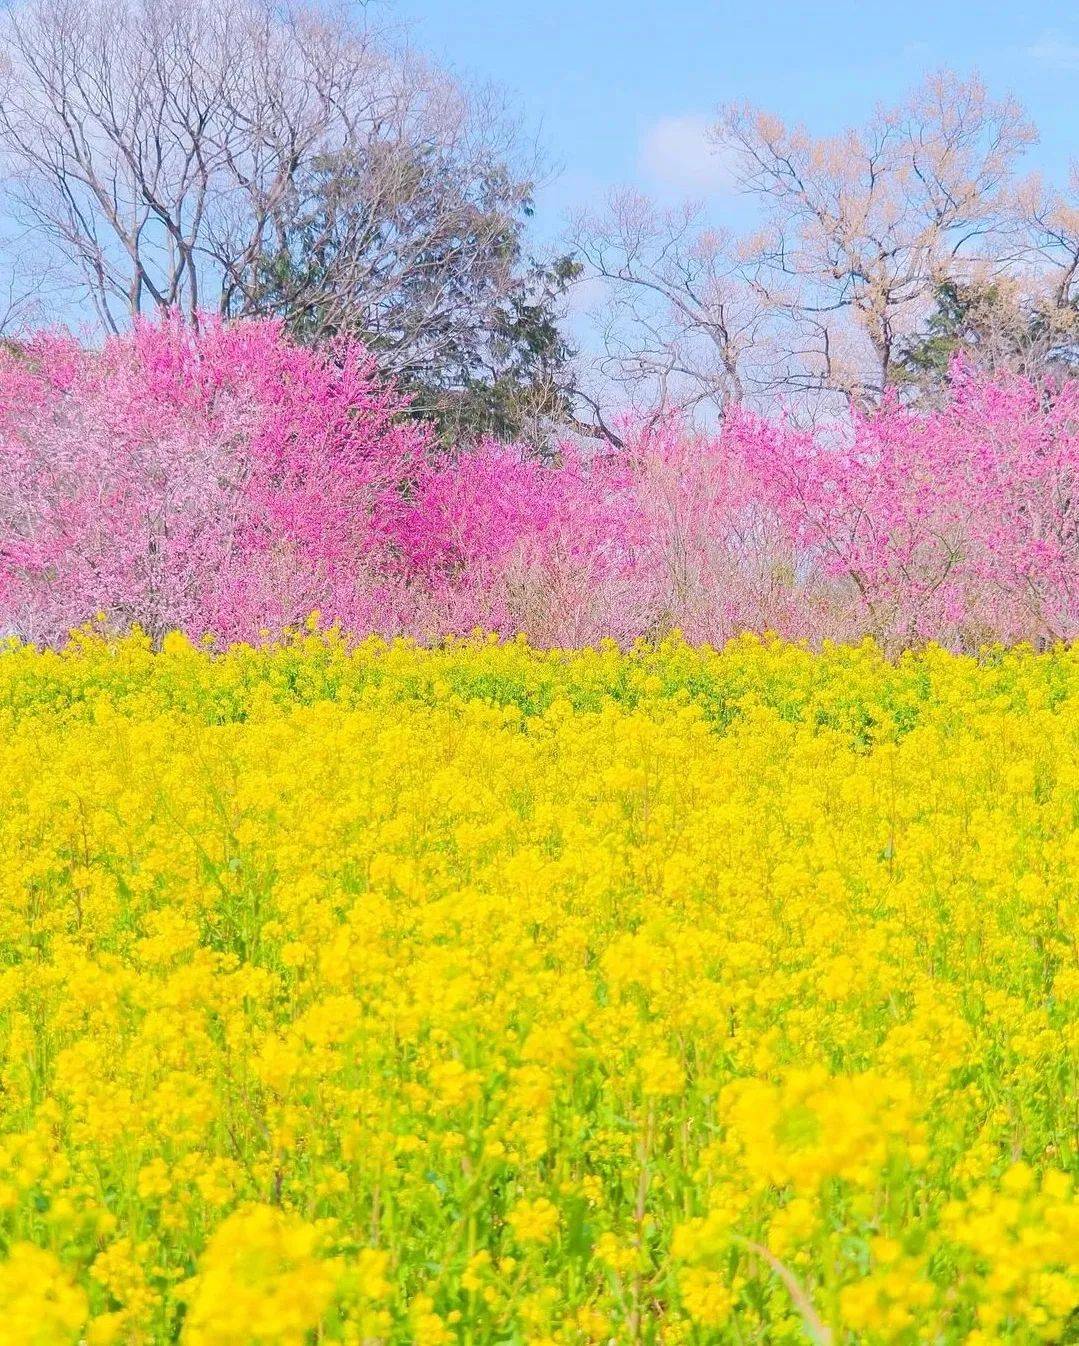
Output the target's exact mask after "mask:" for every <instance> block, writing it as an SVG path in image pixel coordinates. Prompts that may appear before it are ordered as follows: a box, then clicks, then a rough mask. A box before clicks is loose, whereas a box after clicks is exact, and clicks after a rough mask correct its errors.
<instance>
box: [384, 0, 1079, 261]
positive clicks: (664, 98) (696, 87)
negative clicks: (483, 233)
mask: <svg viewBox="0 0 1079 1346" xmlns="http://www.w3.org/2000/svg"><path fill="white" fill-rule="evenodd" d="M382 13H383V16H384V17H393V18H396V19H400V20H403V21H404V23H405V24H406V25H407V26H408V28H409V29H410V31H411V37H412V40H413V42H414V43H415V45H416V46H418V47H420V48H422V49H425V50H427V51H429V52H430V53H431V54H432V55H434V56H436V57H437V58H438V59H439V60H441V61H442V62H445V63H448V64H449V65H450V66H451V67H452V68H454V69H456V70H457V71H458V72H460V73H461V74H463V75H468V76H471V77H474V78H478V79H480V80H494V81H496V82H497V83H499V84H500V85H502V86H503V87H504V88H506V89H507V90H508V91H509V92H510V93H511V94H512V95H513V96H514V97H515V99H516V101H517V102H518V103H519V105H520V106H521V107H522V109H523V110H524V112H525V114H526V116H527V117H528V118H529V120H530V122H531V124H533V125H538V126H539V128H540V132H541V138H542V141H543V143H544V145H545V147H546V149H547V151H548V152H549V154H550V155H551V156H552V157H553V158H554V159H555V160H556V161H557V162H558V163H559V164H560V165H561V172H560V174H559V176H558V178H557V179H556V180H555V181H554V182H552V183H551V184H549V185H548V186H547V187H546V188H545V189H544V191H543V194H542V196H541V198H540V201H539V206H540V215H539V218H538V220H537V232H538V234H539V235H540V236H541V237H555V236H557V234H558V232H559V230H560V228H561V226H562V224H563V222H564V217H565V215H566V213H567V212H568V211H571V210H573V209H574V208H576V207H579V206H582V205H587V204H588V203H589V202H590V201H595V200H596V199H597V198H598V197H599V196H601V195H602V193H603V192H604V191H605V190H606V189H607V188H608V187H610V186H612V185H615V184H624V183H635V184H637V185H639V186H641V187H644V188H646V189H649V190H652V191H657V192H659V193H661V194H664V195H675V194H688V195H694V196H708V197H709V198H710V199H711V201H712V205H713V208H714V210H715V214H716V217H717V218H718V219H720V220H722V219H723V217H724V216H725V215H729V216H730V222H731V223H732V224H736V223H737V222H738V219H739V217H740V213H741V207H740V204H739V202H738V201H737V200H736V199H735V198H734V196H733V194H732V192H731V189H730V186H729V184H725V182H724V179H723V174H722V171H718V172H717V171H716V169H714V168H711V169H710V168H709V166H708V162H707V160H705V159H704V158H703V156H702V154H701V153H700V142H701V132H702V130H703V128H704V127H705V126H706V125H707V120H708V118H709V115H710V114H711V112H712V110H713V109H714V108H715V107H716V106H717V104H719V103H720V102H723V101H726V100H731V99H735V100H742V99H748V100H749V101H750V102H752V103H756V104H759V105H761V106H763V107H765V108H767V109H768V110H770V111H774V112H776V113H778V114H779V115H781V116H783V117H784V118H786V119H793V120H798V121H803V122H805V123H806V124H807V125H808V126H809V127H810V129H811V130H813V131H816V132H819V133H827V132H829V131H832V130H836V129H838V128H840V127H842V126H845V125H850V124H852V123H858V122H859V121H861V120H862V119H863V118H864V117H865V116H866V115H867V113H868V112H869V111H870V110H871V109H872V107H873V105H874V104H875V103H876V102H877V101H878V100H883V101H885V102H888V101H891V100H892V99H893V98H895V97H897V96H899V95H901V94H902V93H903V92H904V91H905V90H907V89H908V88H910V87H911V86H912V85H913V84H915V83H916V82H917V81H918V80H919V78H920V77H921V76H922V75H924V74H925V73H926V72H927V71H930V70H934V69H937V68H939V67H941V66H950V67H952V68H954V69H956V70H959V71H961V72H969V71H971V70H977V71H978V72H979V73H980V74H981V75H982V77H983V78H984V80H985V81H986V83H987V85H988V86H989V88H990V90H991V91H992V92H993V93H996V94H1004V93H1013V94H1015V95H1016V96H1017V97H1019V98H1020V99H1021V100H1022V102H1023V103H1024V104H1025V105H1026V107H1027V110H1028V112H1029V113H1030V114H1031V116H1032V118H1033V119H1034V121H1035V123H1036V124H1037V125H1038V127H1039V129H1040V131H1041V134H1042V142H1041V144H1040V145H1039V146H1038V147H1037V148H1036V149H1035V150H1033V151H1032V152H1031V153H1030V154H1029V155H1028V157H1027V160H1026V163H1027V165H1028V167H1029V168H1031V169H1034V168H1039V169H1042V170H1043V171H1044V172H1045V173H1046V174H1047V176H1050V177H1053V178H1062V177H1063V176H1064V174H1065V173H1066V171H1067V166H1068V163H1069V160H1070V159H1072V158H1075V157H1077V156H1079V134H1077V132H1079V10H1077V7H1076V5H1075V4H1074V3H1065V2H1064V0H1034V2H1033V3H1026V4H1024V3H1021V0H999V2H998V3H993V0H981V2H980V3H979V2H977V0H975V2H974V3H965V2H963V0H936V3H931V2H930V0H902V2H901V3H891V4H888V5H882V4H879V3H874V0H841V2H838V3H837V2H836V0H832V2H831V3H826V4H816V5H813V4H798V3H794V2H793V0H778V2H777V0H770V3H757V4H754V3H744V2H743V3H734V4H728V3H720V2H719V0H711V2H708V0H665V2H664V3H657V4H639V3H632V0H617V2H616V0H538V3H536V4H534V5H533V4H521V3H518V2H517V0H384V5H383V9H382ZM720 168H721V166H720Z"/></svg>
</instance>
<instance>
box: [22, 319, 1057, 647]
mask: <svg viewBox="0 0 1079 1346" xmlns="http://www.w3.org/2000/svg"><path fill="white" fill-rule="evenodd" d="M406 410H407V408H406V406H405V404H404V401H403V399H402V398H401V397H400V396H399V395H398V394H397V393H396V392H395V391H394V390H393V389H392V388H387V387H385V386H383V385H381V384H380V382H379V380H378V378H377V375H376V372H375V368H374V364H373V362H372V361H371V360H370V359H369V357H368V356H367V354H366V353H365V352H364V350H363V349H362V348H361V347H359V346H357V345H355V344H350V343H347V342H343V343H340V344H336V345H334V346H332V347H328V348H324V349H319V350H311V349H308V348H305V347H302V346H298V345H296V344H295V343H293V342H291V341H290V340H289V339H288V338H287V337H286V335H285V334H284V333H283V332H282V330H281V328H280V327H279V326H277V325H276V324H274V323H238V324H233V325H231V326H221V325H217V324H214V323H206V324H203V325H202V326H201V327H200V328H199V330H198V331H197V332H196V331H193V330H192V329H190V328H188V327H185V326H184V325H183V324H182V323H180V322H179V321H169V322H164V323H160V324H144V325H141V326H139V327H138V328H137V329H136V330H135V331H134V332H132V333H131V334H130V335H127V336H124V337H120V338H115V339H113V340H111V341H109V342H107V343H106V344H105V346H104V347H103V348H102V349H100V350H87V349H85V348H84V347H82V346H80V345H79V344H78V343H76V342H75V341H73V340H71V339H69V338H66V337H60V336H55V335H49V336H41V337H38V338H36V339H34V340H31V341H29V342H26V343H23V344H21V345H19V346H17V347H10V348H9V349H7V350H5V351H4V352H3V353H0V631H4V632H7V633H9V634H15V635H18V636H20V637H21V638H23V639H25V640H31V641H35V642H39V643H46V644H47V643H53V644H55V643H59V642H62V641H63V640H64V639H65V638H66V637H67V634H68V632H69V631H70V630H71V629H72V628H73V627H76V626H79V625H82V624H84V623H86V622H87V621H97V622H99V623H105V624H107V625H108V626H109V627H110V628H112V629H125V628H127V627H130V626H133V625H136V624H137V625H139V626H141V627H142V628H143V629H144V630H146V631H147V632H149V633H150V634H151V635H152V636H154V637H155V638H156V637H159V636H160V635H162V634H163V633H164V632H166V631H167V630H170V629H180V630H183V631H185V632H187V633H188V634H189V635H191V636H192V637H194V638H199V637H202V636H206V635H210V636H213V637H214V638H216V639H217V640H219V641H228V640H260V639H265V638H267V637H268V636H275V635H277V634H278V633H280V632H281V631H282V630H284V629H286V628H289V627H292V626H296V625H299V624H301V623H302V622H303V621H304V620H305V618H306V617H307V616H308V614H309V613H311V612H312V611H313V610H317V611H319V612H320V613H321V616H322V620H323V621H325V622H331V621H332V622H337V623H339V624H340V625H341V626H342V627H343V628H344V629H345V630H346V631H348V632H349V633H351V634H352V635H355V636H357V637H359V636H363V635H365V634H368V633H370V632H378V633H380V634H386V635H389V634H396V633H401V634H408V635H412V636H415V637H417V638H419V639H436V638H437V637H438V636H440V635H443V634H448V633H451V632H452V633H460V632H467V631H469V630H472V629H474V628H476V627H482V628H485V629H488V630H496V631H499V632H502V633H505V634H514V633H517V632H524V633H526V634H527V635H528V636H529V637H530V638H531V639H532V640H534V641H536V642H537V643H542V644H560V645H561V644H582V643H589V642H593V641H596V640H598V639H601V638H603V637H612V638H614V639H616V640H618V641H621V642H628V641H631V640H633V639H635V638H637V637H640V636H645V637H648V636H656V635H660V634H663V633H664V632H667V631H669V630H672V629H675V628H677V629H679V630H681V631H682V632H683V634H684V635H685V636H686V637H687V638H688V639H691V640H695V641H704V640H707V641H712V642H720V641H723V640H725V639H726V638H728V637H729V636H731V635H732V634H734V633H736V632H738V631H740V630H745V629H751V630H758V631H764V630H772V631H775V632H778V633H779V634H781V635H784V636H787V637H789V638H794V639H803V640H808V641H811V642H819V641H820V640H823V639H829V638H831V639H856V638H859V637H860V636H863V635H866V634H870V635H873V636H875V637H877V638H878V639H879V640H881V641H882V642H883V643H885V644H886V645H887V646H889V647H891V648H899V647H902V646H904V645H907V644H915V643H919V642H923V641H926V640H937V641H940V642H942V643H944V644H947V645H950V646H953V647H956V648H976V647H977V646H979V645H981V644H984V643H985V642H988V641H998V640H999V641H1007V642H1012V641H1017V640H1033V641H1037V642H1045V641H1052V640H1059V639H1072V638H1075V637H1076V636H1077V635H1079V527H1077V525H1079V496H1077V486H1079V482H1077V468H1079V383H1077V382H1072V383H1070V384H1065V385H1064V386H1063V387H1061V388H1059V389H1056V390H1047V389H1045V388H1044V387H1036V386H1034V385H1032V384H1029V383H1025V382H1023V381H1021V380H1008V381H1003V382H1002V381H996V382H994V381H992V380H989V379H987V378H985V377H983V376H980V375H978V374H977V373H975V372H974V371H972V370H969V369H965V368H963V367H961V366H957V367H956V368H955V369H953V371H952V379H951V391H950V397H949V401H948V403H947V405H946V406H944V407H942V408H941V409H939V410H934V411H930V412H925V411H916V410H911V409H909V408H905V407H903V406H902V405H900V404H899V402H898V401H892V402H890V403H888V404H887V405H886V406H885V407H884V408H883V409H882V410H881V411H880V412H878V413H876V414H874V415H872V416H855V417H853V418H851V420H850V421H849V422H847V423H845V424H843V425H841V426H831V427H828V428H827V429H826V430H825V431H821V432H817V433H809V432H806V431H803V430H799V429H797V428H796V427H794V426H792V425H790V424H788V423H786V422H784V421H782V420H767V419H764V418H761V417H759V416H754V415H751V414H750V413H748V412H745V411H740V410H734V411H731V412H729V413H728V415H727V416H726V418H725V420H724V422H723V425H722V427H721V428H720V429H719V430H717V431H716V432H715V433H712V434H708V435H703V434H699V433H694V432H691V431H690V430H688V429H687V428H685V427H684V426H681V425H679V424H677V423H675V422H671V423H669V424H666V425H661V426H658V427H656V426H652V427H649V428H648V429H638V430H636V431H634V430H632V429H628V430H627V433H626V435H625V446H624V447H623V448H620V449H618V450H616V451H607V450H604V451H597V450H596V449H595V448H592V449H590V450H588V451H583V450H580V449H579V448H575V447H573V446H570V445H565V446H562V447H561V448H560V450H559V452H558V453H557V455H556V456H555V457H554V458H553V460H551V461H549V462H546V461H541V460H540V459H538V458H537V457H536V456H535V455H534V454H530V453H528V452H526V451H524V450H522V449H520V448H518V447H514V446H506V445H501V444H494V443H488V444H483V445H481V446H479V447H478V448H474V449H472V450H469V451H467V452H465V451H462V452H459V453H446V452H445V451H444V450H443V449H442V448H441V447H440V446H438V445H437V443H436V441H435V440H434V438H433V437H432V435H431V433H430V432H429V431H428V430H427V429H426V428H425V427H423V426H422V425H420V424H419V423H417V422H416V421H415V420H412V419H409V418H408V417H407V415H406Z"/></svg>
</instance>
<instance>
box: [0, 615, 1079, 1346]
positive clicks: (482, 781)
mask: <svg viewBox="0 0 1079 1346" xmlns="http://www.w3.org/2000/svg"><path fill="white" fill-rule="evenodd" d="M313 626H314V624H313ZM1077 799H1079V651H1072V650H1069V649H1065V648H1060V649H1055V650H1050V651H1047V652H1045V653H1041V654H1035V653H1033V652H1032V651H1030V650H1025V649H1016V650H1013V651H1010V652H1002V651H992V650H991V651H987V652H986V653H985V654H984V655H983V656H982V657H981V658H980V659H974V658H968V657H959V656H955V655H951V654H946V653H944V652H943V651H941V650H939V649H934V648H928V649H926V650H924V651H922V652H919V653H917V654H908V655H905V656H903V657H902V658H900V659H899V660H898V661H897V662H889V661H888V660H886V659H885V658H884V657H883V656H882V655H881V653H880V652H879V651H878V650H877V649H876V648H875V647H874V646H872V645H870V644H866V645H862V646H857V647H832V648H827V649H825V650H824V651H823V652H822V653H820V654H811V653H809V652H807V651H806V650H804V649H801V648H799V647H796V646H792V645H787V644H783V643H781V642H777V641H768V640H763V641H762V640H757V639H753V638H749V637H746V638H742V639H739V640H737V641H735V642H733V643H731V644H729V645H728V646H726V647H725V648H724V649H722V650H711V649H708V648H696V649H693V648H690V647H688V646H686V645H684V644H682V643H681V642H679V641H678V640H677V639H672V640H668V641H665V642H663V643H662V644H660V645H658V646H651V645H643V644H642V645H640V646H638V647H635V648H634V649H632V650H630V651H628V652H620V651H619V650H617V649H616V648H615V647H613V646H602V647H599V648H595V649H582V650H577V651H564V650H552V651H548V652H544V653H539V652H536V651H534V650H531V649H529V648H528V646H527V645H526V644H524V643H523V642H511V643H499V642H497V641H491V640H487V639H485V638H480V637H478V638H475V639H470V640H463V641H451V642H448V643H446V644H445V645H444V646H442V647H440V648H438V649H433V650H425V649H420V648H417V647H416V646H413V645H410V644H408V643H406V642H396V643H391V644H384V643H382V642H379V641H369V642H366V643H364V644H361V645H359V646H356V647H349V646H348V645H346V643H345V642H343V641H342V640H340V639H338V638H337V636H336V635H335V634H334V633H333V632H332V631H331V632H321V633H320V632H319V631H318V630H317V629H312V630H311V631H309V632H308V633H306V634H304V635H303V636H302V637H300V638H297V639H296V640H295V641H294V642H292V643H290V644H285V645H281V646H279V647H276V648H269V649H264V650H256V649H253V648H249V647H244V646H235V647H233V648H231V649H229V650H227V651H225V652H223V653H221V654H219V655H212V654H210V653H208V652H207V651H206V650H204V649H200V648H196V647H194V646H192V645H190V644H189V643H188V642H187V641H186V640H184V639H183V638H180V637H170V638H169V639H168V640H166V641H165V642H164V645H163V648H162V649H161V650H160V652H158V653H154V652H153V651H152V649H151V647H150V644H149V642H148V641H146V640H144V639H142V638H140V637H138V636H133V637H130V638H128V639H125V640H123V641H120V642H118V643H110V642H108V641H105V640H99V639H97V638H96V637H93V636H90V635H84V636H81V637H79V638H77V639H76V640H75V641H74V642H73V643H72V645H71V646H69V647H68V649H67V650H66V651H64V652H52V653H38V652H35V651H33V650H31V649H28V648H24V647H19V646H14V645H13V646H11V647H9V648H7V649H6V650H4V651H3V652H2V653H0V834H2V835H0V1042H2V1053H0V1236H2V1237H0V1343H5V1344H6V1343H12V1346H14V1343H19V1346H23V1344H24V1343H37V1342H40V1343H46V1342H48V1343H50V1346H52V1344H53V1343H56V1344H57V1346H65V1344H69V1346H76V1343H84V1342H85V1343H88V1344H90V1346H104V1344H105V1343H118V1344H122V1346H134V1344H135V1343H146V1344H147V1346H157V1344H158V1343H165V1342H179V1343H181V1346H209V1344H210V1343H215V1344H217V1343H236V1344H237V1346H240V1343H259V1344H260V1346H271V1343H272V1344H273V1346H301V1344H306V1343H308V1342H313V1341H316V1340H317V1341H320V1342H324V1343H330V1342H347V1343H355V1344H356V1346H359V1343H364V1342H366V1343H374V1342H382V1343H387V1344H390V1343H392V1344H393V1346H405V1343H411V1342H424V1343H429V1344H430V1346H440V1344H441V1343H452V1342H468V1343H472V1344H473V1346H480V1343H488V1342H491V1343H493V1342H518V1343H531V1344H532V1346H540V1344H541V1343H544V1344H545V1346H555V1344H557V1346H585V1343H590V1342H595V1343H601V1342H611V1341H615V1342H635V1341H640V1342H649V1343H656V1344H657V1346H658V1344H660V1343H662V1344H663V1346H674V1344H675V1343H683V1342H684V1343H705V1342H709V1343H710V1342H724V1343H726V1342H730V1343H732V1344H733V1343H745V1342H759V1343H765V1342H768V1343H770V1342H792V1343H793V1342H799V1341H801V1342H811V1341H823V1340H831V1341H832V1342H833V1343H835V1344H836V1346H839V1343H863V1342H864V1343H885V1342H889V1343H898V1344H899V1346H903V1344H904V1343H912V1344H913V1343H915V1342H933V1343H939V1344H940V1346H952V1344H953V1343H955V1344H956V1346H958V1344H959V1343H963V1344H964V1346H987V1343H991V1342H1005V1341H1006V1342H1015V1343H1061V1344H1062V1343H1065V1342H1067V1341H1070V1340H1073V1339H1074V1337H1075V1333H1076V1330H1077V1323H1079V1202H1077V1198H1076V1189H1075V1177H1076V1168H1077V1154H1076V1144H1077V1137H1076V1130H1075V1116H1076V1114H1075V1102H1076V1097H1077V1088H1076V1073H1077V1072H1076V1060H1077V1052H1076V1049H1077V1047H1079V1027H1077V1014H1076V1010H1077V1005H1079V964H1077V955H1076V948H1077V943H1076V941H1077V935H1079V931H1077V921H1076V915H1077V913H1076V898H1075V878H1074V876H1075V873H1076V868H1077V863H1079V826H1077V824H1079V813H1077V804H1076V800H1077Z"/></svg>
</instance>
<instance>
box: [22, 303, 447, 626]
mask: <svg viewBox="0 0 1079 1346" xmlns="http://www.w3.org/2000/svg"><path fill="white" fill-rule="evenodd" d="M401 410H402V401H401V399H400V398H399V397H398V396H397V395H396V394H395V393H394V392H393V391H392V390H391V389H387V388H384V387H381V386H380V385H379V383H378V381H377V380H376V378H375V375H374V369H373V365H372V363H371V361H370V360H369V359H368V357H367V356H366V354H365V353H364V351H363V350H362V348H360V347H358V346H356V345H349V344H343V345H341V346H338V347H335V348H334V349H333V350H331V351H326V352H313V351H310V350H308V349H305V348H303V347H300V346H297V345H295V344H293V343H291V342H290V341H288V340H286V339H285V337H284V336H283V334H282V332H281V330H280V329H279V327H278V326H277V325H275V324H273V323H241V324H235V325H233V326H229V327H225V326H221V325H218V324H213V323H210V324H207V325H203V326H202V327H201V328H200V329H199V331H198V332H197V333H196V332H194V331H192V330H191V329H190V328H187V327H185V326H184V325H183V324H182V323H180V322H179V321H167V322H163V323H154V324H150V323H147V324H143V325H140V326H139V327H137V328H136V329H135V330H134V332H132V333H131V334H130V335H128V336H124V337H120V338H114V339H113V340H110V341H109V342H108V343H107V344H106V345H105V347H104V348H103V349H102V350H101V351H100V352H91V351H86V350H83V349H81V348H80V347H79V346H78V345H76V343H74V342H73V341H71V340H70V339H68V338H65V337H57V336H42V337H39V338H37V339H36V340H34V341H32V342H30V343H29V344H28V345H26V346H24V347H22V348H20V349H18V350H13V351H7V352H4V353H3V354H2V355H0V611H2V612H3V614H4V624H5V625H7V626H8V627H9V628H13V629H15V630H16V631H18V633H19V634H21V635H23V636H24V637H26V638H28V639H32V640H40V641H56V640H60V639H63V637H64V636H65V634H66V632H67V631H68V630H69V629H70V628H71V627H72V626H74V625H77V624H79V623H81V622H84V621H85V620H87V619H88V618H90V617H92V616H93V615H94V614H95V613H98V612H103V613H104V614H105V616H106V618H107V619H108V620H109V621H110V622H111V623H112V624H114V625H116V626H118V627H126V626H129V625H131V624H133V623H139V624H140V625H141V626H142V627H143V628H144V629H146V630H147V631H149V632H150V633H151V634H152V635H154V636H159V635H160V634H162V633H163V632H164V631H166V630H168V629H169V628H171V627H177V628H182V629H185V630H188V631H190V632H192V633H197V634H201V633H203V632H207V631H209V632H213V633H216V634H219V635H221V636H223V637H227V638H237V637H252V636H255V635H257V633H258V632H259V630H261V629H264V628H271V629H276V628H279V627H280V626H282V625H283V624H286V623H288V622H294V621H296V620H298V619H302V618H303V617H304V616H305V615H306V613H307V612H309V611H310V610H311V609H312V608H315V607H321V608H322V609H323V611H324V612H325V613H326V615H327V617H336V618H340V619H341V620H343V621H346V622H349V623H350V624H354V623H355V622H356V621H357V620H358V619H359V620H363V617H364V608H365V602H367V601H369V600H370V597H371V593H370V591H371V587H372V586H371V581H370V577H369V576H367V575H366V574H364V573H361V567H360V566H358V562H362V561H363V560H364V559H365V558H368V557H371V556H373V555H374V553H375V552H376V551H377V546H376V543H377V540H378V536H379V530H380V529H384V528H385V527H386V525H387V523H388V521H389V519H390V518H391V517H392V510H393V502H394V501H395V500H397V499H398V498H399V497H400V490H399V487H400V484H401V482H402V481H403V480H404V479H406V478H407V476H408V475H409V474H410V473H411V472H413V471H414V469H415V464H416V462H417V461H418V460H419V459H420V458H422V457H423V455H424V452H425V450H426V446H427V442H428V437H427V435H426V433H425V432H424V431H423V429H422V428H421V427H419V426H417V425H416V424H415V423H409V422H405V421H403V420H402V419H401V417H400V412H401Z"/></svg>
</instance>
